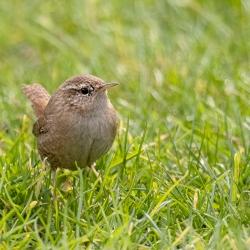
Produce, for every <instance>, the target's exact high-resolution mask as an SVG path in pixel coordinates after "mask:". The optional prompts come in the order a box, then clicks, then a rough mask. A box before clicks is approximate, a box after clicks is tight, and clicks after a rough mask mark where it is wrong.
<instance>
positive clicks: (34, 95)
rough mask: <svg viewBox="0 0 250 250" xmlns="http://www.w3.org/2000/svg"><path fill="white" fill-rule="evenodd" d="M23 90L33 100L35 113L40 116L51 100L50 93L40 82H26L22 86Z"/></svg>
mask: <svg viewBox="0 0 250 250" xmlns="http://www.w3.org/2000/svg"><path fill="white" fill-rule="evenodd" d="M22 90H23V92H24V93H25V94H26V95H27V96H28V98H29V99H30V100H31V102H32V107H33V109H34V113H35V115H36V116H37V117H39V116H40V115H41V114H42V113H43V111H44V109H45V108H46V106H47V104H48V102H49V99H50V95H49V93H48V92H47V90H46V89H45V88H44V87H43V86H41V85H40V84H38V83H34V84H32V85H26V84H24V85H23V86H22Z"/></svg>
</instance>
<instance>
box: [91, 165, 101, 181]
mask: <svg viewBox="0 0 250 250" xmlns="http://www.w3.org/2000/svg"><path fill="white" fill-rule="evenodd" d="M95 165H96V164H95V162H94V163H92V164H91V165H90V166H89V167H90V168H91V170H92V171H93V173H94V175H95V176H96V178H99V181H100V183H101V184H102V178H101V177H100V176H99V173H98V172H97V171H96V169H95Z"/></svg>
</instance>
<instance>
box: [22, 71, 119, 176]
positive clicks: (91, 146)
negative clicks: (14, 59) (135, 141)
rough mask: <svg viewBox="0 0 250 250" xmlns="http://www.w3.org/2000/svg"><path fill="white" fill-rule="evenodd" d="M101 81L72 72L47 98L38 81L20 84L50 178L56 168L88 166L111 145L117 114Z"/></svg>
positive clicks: (114, 83) (106, 84)
mask: <svg viewBox="0 0 250 250" xmlns="http://www.w3.org/2000/svg"><path fill="white" fill-rule="evenodd" d="M117 84H118V83H116V82H111V83H105V82H104V81H103V80H102V79H100V78H98V77H96V76H92V75H85V74H81V75H76V76H73V77H71V78H69V79H68V80H66V81H65V82H64V83H63V84H62V85H61V86H59V88H58V89H57V90H56V92H55V93H54V94H53V95H52V96H51V97H50V95H49V94H48V92H47V91H46V90H45V88H43V87H42V86H41V85H40V84H37V83H35V84H33V85H23V86H22V90H23V92H24V93H25V94H26V95H27V96H28V98H29V99H30V100H31V102H32V104H33V105H32V106H33V109H34V112H35V114H36V116H37V118H38V119H37V121H36V122H35V123H34V125H33V131H32V132H33V134H34V135H35V136H36V137H37V146H38V151H39V154H40V155H41V158H42V160H44V159H47V160H48V162H49V163H50V166H51V169H52V174H53V178H54V176H55V172H56V169H57V168H66V169H70V170H75V169H76V166H78V167H79V168H84V167H86V166H89V167H91V169H92V170H93V172H94V173H95V175H97V176H98V173H97V172H96V170H95V168H94V166H95V161H96V160H97V159H99V158H100V157H101V156H103V155H104V154H106V153H107V152H108V151H109V149H110V148H111V146H112V143H113V141H114V138H115V135H116V131H117V116H116V112H115V109H114V107H113V105H112V104H111V103H110V101H109V98H108V95H107V89H108V88H110V87H113V86H115V85H117Z"/></svg>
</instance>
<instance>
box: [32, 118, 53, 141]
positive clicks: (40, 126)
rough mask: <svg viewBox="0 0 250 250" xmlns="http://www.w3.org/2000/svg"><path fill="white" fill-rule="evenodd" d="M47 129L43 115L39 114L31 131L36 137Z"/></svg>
mask: <svg viewBox="0 0 250 250" xmlns="http://www.w3.org/2000/svg"><path fill="white" fill-rule="evenodd" d="M48 131H49V129H48V123H47V119H46V118H45V116H44V115H40V116H39V118H38V119H37V121H36V122H35V123H34V125H33V129H32V133H33V134H34V135H35V136H36V137H38V136H39V135H41V134H44V133H47V132H48Z"/></svg>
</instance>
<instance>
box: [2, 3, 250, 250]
mask: <svg viewBox="0 0 250 250" xmlns="http://www.w3.org/2000/svg"><path fill="white" fill-rule="evenodd" d="M249 24H250V4H249V3H248V1H243V0H242V1H239V0H234V1H232V0H231V1H205V0H199V1H198V0H185V1H184V0H183V1H182V0H175V1H172V0H166V1H163V0H160V1H153V0H137V1H132V0H127V1H114V0H113V1H90V0H86V1H80V0H74V1H64V2H62V1H58V0H53V1H38V0H33V1H26V0H24V1H20V0H10V1H1V3H0V56H1V60H0V72H1V78H0V103H1V105H0V114H1V116H0V126H1V127H0V164H1V167H0V218H1V219H0V249H84V248H86V249H141V250H142V249H198V250H200V249H218V250H219V249H239V250H241V249H249V248H250V199H249V193H250V191H249V188H250V157H249V151H250V131H249V130H250V115H249V114H250V111H249V107H250V98H249V97H250V57H249V53H250V31H249ZM79 73H89V74H94V75H97V76H98V77H100V78H102V79H104V80H105V81H107V82H109V81H118V82H119V83H120V85H119V86H117V87H115V88H114V89H112V90H110V91H109V97H110V99H111V101H112V103H113V104H114V106H115V108H116V110H117V113H118V115H119V119H120V122H119V131H118V134H117V137H116V140H115V143H114V145H113V147H112V149H111V150H110V152H109V153H108V154H107V155H106V156H104V157H103V158H102V159H100V160H99V161H98V162H97V169H98V170H99V172H100V174H101V176H102V179H103V183H102V184H100V183H99V181H98V180H97V179H96V178H95V176H94V175H93V173H89V174H88V177H87V175H86V174H85V175H82V171H81V170H78V171H75V172H70V171H63V170H60V171H58V173H57V189H56V194H57V197H58V199H57V202H56V204H55V206H53V204H52V201H51V189H52V181H51V177H50V174H51V173H50V169H49V167H48V166H47V165H46V166H45V165H44V164H42V162H41V161H40V158H39V155H38V152H37V148H36V141H35V138H34V136H33V135H32V133H31V130H32V124H33V122H34V121H35V116H34V115H33V113H32V108H31V105H30V102H29V100H28V99H27V98H26V96H25V95H24V94H23V93H22V91H21V85H22V84H23V83H26V84H31V83H34V82H39V83H40V84H42V85H43V86H45V87H46V88H47V89H48V91H49V92H50V93H53V92H54V91H55V89H56V88H57V86H59V85H60V84H61V83H62V82H64V81H65V80H66V79H67V78H69V77H70V76H73V75H75V74H79ZM66 177H67V178H69V179H70V182H71V185H70V187H67V188H65V185H64V183H65V180H66Z"/></svg>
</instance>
